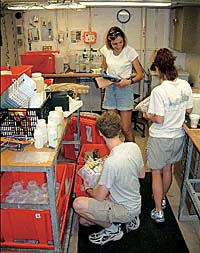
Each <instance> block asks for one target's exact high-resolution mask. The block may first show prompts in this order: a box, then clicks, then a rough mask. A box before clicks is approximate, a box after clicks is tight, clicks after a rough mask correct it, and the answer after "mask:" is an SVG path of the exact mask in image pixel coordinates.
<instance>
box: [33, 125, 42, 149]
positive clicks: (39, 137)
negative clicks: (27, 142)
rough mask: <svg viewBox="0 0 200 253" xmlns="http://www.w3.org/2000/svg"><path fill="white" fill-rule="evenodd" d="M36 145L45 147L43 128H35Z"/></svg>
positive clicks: (36, 146)
mask: <svg viewBox="0 0 200 253" xmlns="http://www.w3.org/2000/svg"><path fill="white" fill-rule="evenodd" d="M34 140H35V141H34V146H35V148H37V149H40V148H43V146H44V144H43V137H42V130H41V128H36V129H35V130H34Z"/></svg>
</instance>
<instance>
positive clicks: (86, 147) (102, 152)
mask: <svg viewBox="0 0 200 253" xmlns="http://www.w3.org/2000/svg"><path fill="white" fill-rule="evenodd" d="M87 151H92V152H93V151H97V152H98V155H99V157H100V158H101V157H104V156H107V155H109V153H110V150H109V149H108V147H107V145H106V144H83V145H82V147H81V151H80V154H79V156H78V160H77V161H78V164H80V165H83V164H85V161H84V156H85V152H87Z"/></svg>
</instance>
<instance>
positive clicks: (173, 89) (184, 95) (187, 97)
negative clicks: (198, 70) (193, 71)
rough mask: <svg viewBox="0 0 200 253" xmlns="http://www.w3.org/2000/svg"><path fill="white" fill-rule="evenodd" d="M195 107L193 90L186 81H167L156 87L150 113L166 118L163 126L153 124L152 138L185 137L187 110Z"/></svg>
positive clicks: (153, 91)
mask: <svg viewBox="0 0 200 253" xmlns="http://www.w3.org/2000/svg"><path fill="white" fill-rule="evenodd" d="M192 107H193V103H192V89H191V87H190V85H189V83H188V82H187V81H185V80H182V79H179V78H177V80H176V81H175V82H173V81H169V80H165V81H163V82H162V83H161V84H160V85H159V86H157V87H155V88H154V89H153V90H152V92H151V96H150V103H149V109H148V112H149V113H151V114H155V115H159V116H164V122H163V123H162V124H158V123H152V125H151V127H150V129H149V134H150V136H152V137H160V138H179V137H181V136H184V130H183V128H182V126H183V123H184V120H185V113H186V109H190V108H192Z"/></svg>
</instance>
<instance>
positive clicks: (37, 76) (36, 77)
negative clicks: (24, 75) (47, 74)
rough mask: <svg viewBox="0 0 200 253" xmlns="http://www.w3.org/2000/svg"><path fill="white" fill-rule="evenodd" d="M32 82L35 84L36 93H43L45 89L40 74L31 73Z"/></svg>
mask: <svg viewBox="0 0 200 253" xmlns="http://www.w3.org/2000/svg"><path fill="white" fill-rule="evenodd" d="M32 80H33V81H34V82H35V84H36V89H37V92H42V91H44V88H45V85H44V78H43V76H42V74H41V73H32Z"/></svg>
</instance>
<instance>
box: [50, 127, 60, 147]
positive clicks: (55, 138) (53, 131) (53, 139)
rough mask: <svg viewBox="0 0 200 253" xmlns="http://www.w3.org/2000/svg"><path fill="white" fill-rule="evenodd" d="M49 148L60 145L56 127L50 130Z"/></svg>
mask: <svg viewBox="0 0 200 253" xmlns="http://www.w3.org/2000/svg"><path fill="white" fill-rule="evenodd" d="M48 141H49V146H50V147H53V148H55V147H56V146H57V144H58V136H57V131H56V129H55V128H54V127H51V128H48Z"/></svg>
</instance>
